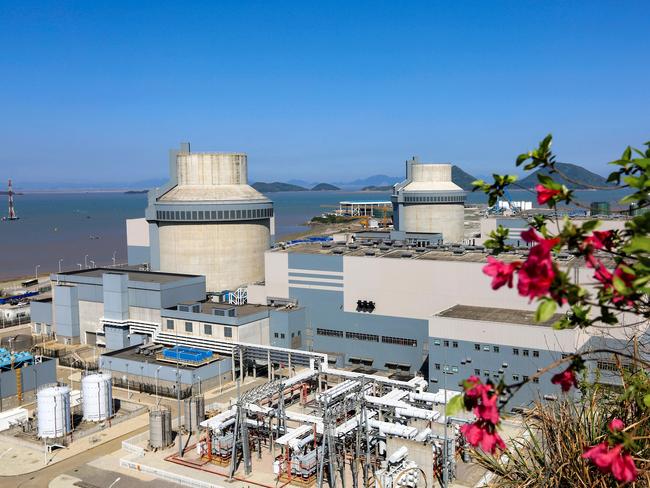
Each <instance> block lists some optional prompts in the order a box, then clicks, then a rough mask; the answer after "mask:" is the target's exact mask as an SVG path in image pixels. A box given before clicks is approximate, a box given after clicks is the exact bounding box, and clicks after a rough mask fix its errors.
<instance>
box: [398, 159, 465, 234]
mask: <svg viewBox="0 0 650 488" xmlns="http://www.w3.org/2000/svg"><path fill="white" fill-rule="evenodd" d="M465 195H466V192H465V191H463V189H462V188H461V187H459V186H458V185H456V184H455V183H453V182H452V180H451V164H429V163H420V162H419V161H418V160H417V158H415V157H414V158H412V159H410V160H408V161H406V180H404V181H403V182H401V183H398V184H397V185H395V187H394V188H393V195H392V196H391V201H392V203H393V219H394V226H395V230H396V231H398V232H404V233H407V234H442V239H443V241H444V242H462V240H463V230H464V227H463V226H464V208H465Z"/></svg>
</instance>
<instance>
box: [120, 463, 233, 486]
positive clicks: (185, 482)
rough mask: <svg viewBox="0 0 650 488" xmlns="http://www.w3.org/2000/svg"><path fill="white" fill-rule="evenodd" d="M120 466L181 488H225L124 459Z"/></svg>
mask: <svg viewBox="0 0 650 488" xmlns="http://www.w3.org/2000/svg"><path fill="white" fill-rule="evenodd" d="M120 466H121V467H123V468H128V469H133V470H136V471H140V472H142V473H149V474H151V475H153V476H155V477H156V478H159V479H161V480H165V481H171V482H172V483H176V484H178V485H180V486H188V487H190V488H223V486H222V485H215V484H214V483H208V482H207V481H201V480H196V479H192V478H190V477H188V476H183V475H181V474H176V473H170V472H169V471H163V470H162V469H158V468H154V467H153V466H147V465H146V464H140V463H136V462H134V461H130V460H128V459H124V458H122V459H120Z"/></svg>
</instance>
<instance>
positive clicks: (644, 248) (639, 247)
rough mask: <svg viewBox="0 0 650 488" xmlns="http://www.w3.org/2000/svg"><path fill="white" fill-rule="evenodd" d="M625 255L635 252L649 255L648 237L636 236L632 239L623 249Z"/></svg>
mask: <svg viewBox="0 0 650 488" xmlns="http://www.w3.org/2000/svg"><path fill="white" fill-rule="evenodd" d="M624 250H625V252H626V253H629V254H632V253H637V252H645V253H650V237H648V236H636V237H633V238H632V239H631V240H630V242H629V244H628V245H627V246H625V247H624Z"/></svg>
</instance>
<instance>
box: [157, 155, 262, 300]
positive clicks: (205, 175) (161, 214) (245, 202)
mask: <svg viewBox="0 0 650 488" xmlns="http://www.w3.org/2000/svg"><path fill="white" fill-rule="evenodd" d="M170 173H171V181H170V182H169V184H168V185H167V186H166V187H164V188H161V189H156V190H152V191H150V192H149V206H148V208H147V212H146V217H147V221H148V222H149V224H150V227H149V232H150V241H151V242H152V246H151V265H152V268H153V269H156V270H160V271H166V272H175V273H189V274H199V275H205V277H206V287H207V289H208V291H221V290H226V289H236V288H237V287H239V286H241V285H246V284H250V283H255V282H258V281H262V280H263V279H264V251H266V250H267V249H269V247H270V245H271V237H272V234H273V203H272V202H271V201H270V200H269V199H268V198H266V197H265V196H264V195H262V194H261V193H259V192H258V191H257V190H255V189H254V188H253V187H251V186H249V185H248V182H247V179H248V165H247V158H246V155H245V154H239V153H191V152H190V149H189V144H183V145H182V146H181V150H180V151H173V152H172V154H171V156H170Z"/></svg>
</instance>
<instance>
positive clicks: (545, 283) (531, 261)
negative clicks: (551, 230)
mask: <svg viewBox="0 0 650 488" xmlns="http://www.w3.org/2000/svg"><path fill="white" fill-rule="evenodd" d="M521 238H522V239H523V240H524V241H526V242H529V243H530V242H536V243H537V244H536V245H535V246H533V247H532V248H531V250H530V252H529V253H528V258H527V259H526V261H524V263H523V264H522V265H521V268H520V269H519V282H518V283H517V290H518V291H519V294H520V295H521V296H527V297H530V299H531V300H532V299H533V298H537V297H540V296H544V295H546V294H547V293H548V292H549V290H550V288H551V285H552V283H553V280H554V279H555V269H554V268H553V260H552V258H551V250H552V249H553V248H554V247H555V246H556V245H557V244H558V243H559V242H560V239H559V238H558V237H556V238H554V239H544V238H543V237H542V236H540V235H539V234H538V233H537V232H535V229H533V228H532V227H531V228H529V229H528V230H526V231H524V232H522V233H521Z"/></svg>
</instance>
